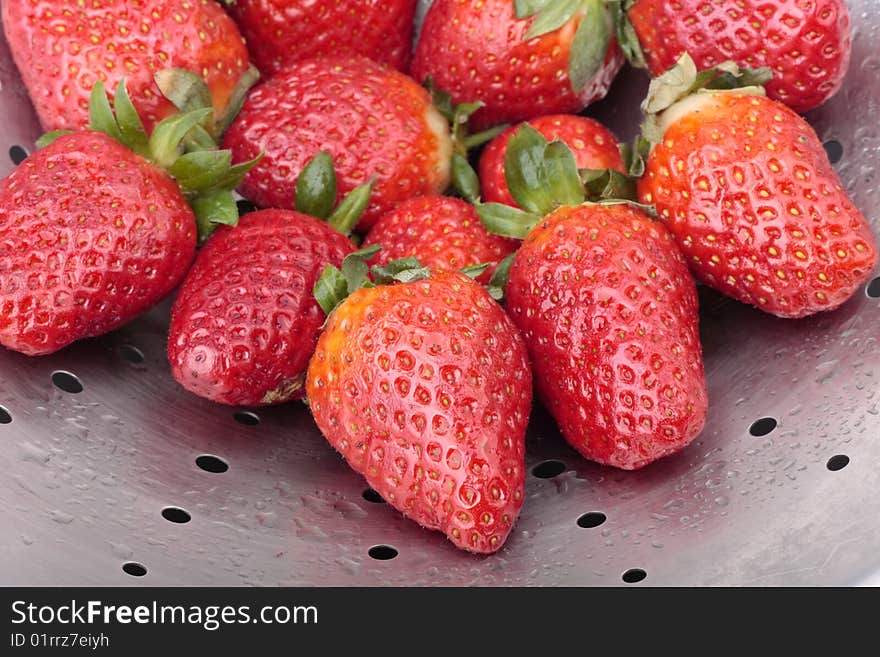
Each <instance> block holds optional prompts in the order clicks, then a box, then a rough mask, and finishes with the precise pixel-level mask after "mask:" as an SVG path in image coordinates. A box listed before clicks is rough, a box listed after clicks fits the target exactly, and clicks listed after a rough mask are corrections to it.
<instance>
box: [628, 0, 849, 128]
mask: <svg viewBox="0 0 880 657" xmlns="http://www.w3.org/2000/svg"><path fill="white" fill-rule="evenodd" d="M626 6H628V7H629V10H628V12H627V14H626V19H625V20H628V23H629V24H628V25H627V23H626V22H624V23H622V29H623V34H624V36H623V37H622V38H621V42H622V43H624V44H625V47H624V49H625V50H626V51H628V52H629V53H630V54H631V55H632V57H631V59H633V60H634V61H636V62H642V63H646V65H647V67H648V68H649V69H650V71H651V73H652V74H654V75H660V74H661V73H663V72H664V71H666V70H668V69H669V68H670V67H672V66H673V65H674V64H675V63H676V61H677V60H678V59H679V57H680V56H681V55H682V54H684V53H685V52H687V53H688V54H689V55H690V56H691V57H692V58H693V59H694V61H695V62H696V64H697V67H698V68H700V69H708V68H711V67H713V66H717V65H718V64H720V63H722V62H723V61H725V60H732V61H734V62H735V63H737V64H739V65H740V66H749V67H752V68H758V67H763V66H766V67H769V68H770V69H771V70H772V71H773V80H772V81H771V82H770V83H769V84H768V85H767V95H768V96H769V97H770V98H772V99H774V100H778V101H780V102H783V103H785V104H786V105H788V106H789V107H791V108H792V109H793V110H795V111H797V112H806V111H808V110H811V109H814V108H816V107H818V106H819V105H821V104H822V103H824V102H825V101H826V100H828V99H829V98H830V97H831V96H833V95H834V94H835V93H836V92H837V90H838V89H840V86H841V83H842V82H843V77H844V75H846V71H847V68H848V67H849V61H850V51H851V45H852V39H851V35H850V18H849V12H848V10H847V7H846V1H845V0H808V1H806V2H805V1H803V0H739V1H738V2H736V3H730V2H725V1H724V0H711V1H710V0H629V2H627V3H626ZM627 35H628V36H627ZM629 44H631V45H629ZM639 44H640V45H639ZM639 51H641V52H639Z"/></svg>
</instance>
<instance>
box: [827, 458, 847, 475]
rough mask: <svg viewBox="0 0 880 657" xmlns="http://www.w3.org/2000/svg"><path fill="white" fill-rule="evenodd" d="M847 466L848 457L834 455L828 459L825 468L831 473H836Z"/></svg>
mask: <svg viewBox="0 0 880 657" xmlns="http://www.w3.org/2000/svg"><path fill="white" fill-rule="evenodd" d="M848 465H849V457H848V456H847V455H846V454H836V455H835V456H832V457H831V458H830V459H828V463H827V464H826V467H827V468H828V469H829V470H831V472H837V471H838V470H843V469H844V468H845V467H846V466H848Z"/></svg>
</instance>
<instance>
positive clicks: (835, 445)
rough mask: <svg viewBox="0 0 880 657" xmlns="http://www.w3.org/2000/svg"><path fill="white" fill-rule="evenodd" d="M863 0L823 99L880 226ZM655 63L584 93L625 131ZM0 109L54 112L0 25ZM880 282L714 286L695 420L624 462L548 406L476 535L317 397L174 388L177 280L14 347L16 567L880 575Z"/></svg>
mask: <svg viewBox="0 0 880 657" xmlns="http://www.w3.org/2000/svg"><path fill="white" fill-rule="evenodd" d="M423 4H426V3H423ZM849 4H850V8H851V10H852V15H853V21H854V26H855V27H854V31H855V44H854V52H853V61H852V66H851V69H850V72H849V76H848V78H847V81H846V85H845V87H844V89H843V90H842V91H841V92H840V94H839V95H838V96H837V97H835V98H834V99H833V100H832V101H831V102H830V103H828V104H827V105H826V106H825V107H824V108H822V109H821V110H819V111H817V112H814V113H812V114H811V115H810V116H809V117H808V118H809V119H810V120H811V122H812V123H813V125H814V126H815V127H816V130H817V131H818V133H819V135H820V136H821V137H822V139H823V140H825V141H826V145H827V147H828V148H829V152H831V153H832V155H833V156H834V159H837V158H839V161H838V162H837V164H836V166H837V168H838V171H839V173H840V175H841V177H842V179H843V181H844V183H845V185H846V187H847V188H848V189H849V191H850V193H851V194H852V196H853V198H854V200H855V201H856V203H857V204H858V205H859V206H860V207H861V208H862V210H863V211H864V212H865V214H866V216H867V217H868V218H869V220H871V222H872V225H873V227H874V230H875V232H877V233H880V173H878V171H877V167H878V164H880V127H878V116H880V51H878V48H877V43H878V42H880V13H878V12H877V11H876V10H877V9H878V3H877V0H850V2H849ZM645 87H646V83H645V79H644V77H643V76H642V75H641V74H638V73H633V72H627V73H625V74H624V75H623V76H622V77H621V78H620V80H619V81H618V82H617V83H616V84H615V87H614V89H613V91H612V94H611V96H610V97H609V98H608V99H607V100H605V101H603V102H602V103H600V104H599V105H597V106H595V107H594V108H592V109H591V110H590V113H591V114H592V115H594V116H596V117H597V118H599V119H600V120H603V121H605V122H606V123H607V124H609V125H610V126H611V127H612V128H613V129H615V130H616V131H617V133H618V134H619V135H620V136H621V137H629V136H630V135H631V134H632V133H633V132H634V129H635V127H636V126H637V123H638V119H639V112H638V104H639V100H640V98H641V97H642V95H643V93H644V91H645ZM0 117H2V120H0V175H6V174H7V173H8V172H9V171H10V170H11V169H12V168H13V166H14V163H15V162H16V161H17V160H18V158H20V157H22V156H24V155H25V154H26V153H27V152H29V151H30V150H31V149H33V145H34V139H35V138H36V137H37V136H38V135H39V127H38V124H37V121H36V118H35V116H34V113H33V110H32V109H31V106H30V103H29V101H28V99H27V95H26V94H25V91H24V89H23V87H22V86H21V83H20V81H19V79H18V74H17V72H16V70H15V67H14V65H13V63H12V59H11V57H10V55H9V52H8V50H7V47H6V44H5V43H3V42H2V41H0ZM878 275H880V272H875V276H878ZM878 297H880V281H878V280H875V281H874V283H873V284H872V285H869V286H867V287H866V288H865V289H862V290H861V291H860V292H859V293H858V294H857V295H856V297H855V298H854V299H853V300H851V301H850V302H849V303H847V304H846V305H845V306H844V307H843V308H841V309H840V310H838V311H836V312H834V313H829V314H825V315H822V316H818V317H815V318H812V319H807V320H803V321H785V320H779V319H774V318H772V317H769V316H767V315H764V314H762V313H760V312H759V311H757V310H754V309H750V308H748V307H745V306H742V305H739V304H737V303H735V302H732V301H729V300H725V299H723V298H721V297H718V296H716V295H714V294H713V293H711V292H708V291H704V292H703V293H702V299H701V301H702V318H703V323H702V334H703V340H704V342H703V345H704V352H705V360H706V370H707V375H708V380H709V394H710V400H711V407H710V413H709V420H708V424H707V427H706V429H705V431H704V432H703V434H702V435H701V436H700V437H699V438H698V439H697V441H696V442H695V443H693V444H692V445H691V446H690V447H689V448H688V449H686V450H685V451H684V452H682V453H681V454H678V455H676V456H674V457H672V458H669V459H666V460H665V461H663V462H661V463H658V464H655V465H653V466H651V467H649V468H647V469H645V470H643V471H640V472H635V473H624V472H618V471H615V470H611V469H606V468H601V467H599V466H596V465H593V464H591V463H588V462H586V461H584V460H583V459H582V458H580V457H579V456H578V455H577V454H576V453H575V452H574V451H573V450H571V449H570V448H568V447H567V446H566V444H565V443H564V442H563V440H562V439H561V438H560V436H559V434H558V432H557V431H556V429H555V428H554V426H553V423H552V421H550V420H549V418H548V417H547V416H546V415H545V414H544V413H543V412H542V411H540V410H536V412H535V414H534V418H533V422H532V426H531V429H530V431H529V443H528V468H529V472H530V473H531V474H530V475H529V477H528V482H527V499H526V503H525V507H524V509H523V513H522V516H521V518H520V520H519V522H518V524H517V525H516V527H515V530H514V532H513V533H512V535H511V537H510V539H509V541H508V542H507V544H506V546H505V547H504V549H503V550H502V551H501V552H500V553H499V554H497V555H495V556H492V557H482V558H480V557H474V556H471V555H468V554H465V553H462V552H459V551H458V550H456V549H455V548H454V547H452V545H451V544H450V543H449V542H448V541H446V540H445V539H444V538H443V536H442V535H441V534H439V533H437V532H429V531H427V530H423V529H420V528H419V527H418V526H416V525H415V524H414V523H412V522H410V521H408V520H406V519H405V518H403V517H402V516H401V515H400V514H399V513H397V512H396V511H394V510H393V509H392V508H390V507H389V506H387V505H385V504H383V503H381V501H378V500H377V501H374V500H375V498H374V497H373V496H372V495H371V494H370V491H368V490H366V485H365V483H364V481H363V479H362V478H361V477H360V476H358V475H356V474H355V473H353V472H352V471H350V470H349V469H348V467H347V466H346V465H345V463H344V462H343V461H342V459H341V457H339V456H338V455H337V454H336V453H335V452H334V451H333V450H332V449H331V448H330V447H329V445H328V444H327V443H326V442H325V441H324V439H323V438H322V437H321V436H320V434H319V433H318V431H317V429H316V428H315V426H314V424H313V423H312V421H311V419H310V417H309V415H308V412H307V411H306V409H305V407H304V406H303V405H302V404H298V403H295V404H290V405H288V406H286V407H283V408H274V409H264V410H258V411H253V410H252V409H238V410H236V409H229V408H225V407H222V406H216V405H213V404H211V403H208V402H206V401H203V400H201V399H198V398H196V397H194V396H192V395H190V394H188V393H186V392H185V391H184V390H183V389H181V388H179V387H178V386H177V385H176V384H175V383H174V381H173V380H172V378H171V375H170V373H169V369H168V366H167V364H166V360H165V339H166V326H167V316H168V305H167V304H165V305H164V306H163V307H162V308H159V309H157V310H155V311H153V312H152V313H150V314H149V315H148V316H146V317H144V318H142V319H140V320H138V321H136V322H134V323H132V324H131V325H129V326H128V327H126V328H125V329H123V330H121V331H118V332H117V333H114V334H112V335H109V336H106V337H104V338H101V339H97V340H90V341H86V342H82V343H79V344H76V345H74V346H73V347H71V348H69V349H67V350H65V351H63V352H62V353H60V354H57V355H55V356H52V357H49V358H26V357H24V356H20V355H18V354H14V353H11V352H7V351H2V350H0V584H2V585H87V586H88V585H111V586H112V585H129V584H135V583H142V584H149V585H238V584H251V585H277V584H282V585H310V584H316V585H558V584H569V585H591V584H598V585H615V584H621V585H626V583H630V584H632V583H636V582H642V585H646V584H653V585H669V584H755V585H777V584H789V585H799V584H880V344H878V340H880V298H878Z"/></svg>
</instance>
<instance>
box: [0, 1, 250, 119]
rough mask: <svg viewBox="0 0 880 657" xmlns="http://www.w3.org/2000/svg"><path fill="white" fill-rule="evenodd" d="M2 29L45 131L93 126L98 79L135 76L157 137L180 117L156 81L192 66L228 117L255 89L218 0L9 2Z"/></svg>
mask: <svg viewBox="0 0 880 657" xmlns="http://www.w3.org/2000/svg"><path fill="white" fill-rule="evenodd" d="M2 14H3V15H2V23H3V29H4V32H5V34H6V40H7V42H8V43H9V45H10V50H11V51H12V54H13V57H14V59H15V63H16V65H17V66H18V70H19V71H20V73H21V76H22V80H23V81H24V84H25V86H26V87H27V89H28V93H29V95H30V97H31V100H32V101H33V103H34V107H35V109H36V110H37V115H38V116H39V118H40V122H41V124H42V125H43V128H44V129H45V130H59V129H77V128H82V127H85V126H86V125H87V123H88V114H89V109H88V106H89V95H90V93H91V91H92V88H93V86H94V85H95V83H97V82H103V83H104V84H105V86H107V87H108V88H109V89H110V90H113V89H115V88H116V86H117V84H118V83H119V81H120V80H121V79H122V78H124V77H127V79H128V92H129V93H130V94H131V100H132V102H133V103H134V106H135V107H136V108H137V112H138V115H139V116H140V117H141V119H142V120H143V122H144V124H145V125H146V127H147V130H148V132H152V130H153V128H154V127H155V126H156V124H158V123H159V122H160V121H161V120H162V119H164V118H166V117H167V116H169V115H171V114H173V113H174V106H173V105H172V104H171V103H169V102H168V101H167V100H166V99H165V98H163V97H162V94H161V93H160V90H159V89H158V88H157V87H156V84H155V83H154V80H153V76H154V75H155V74H156V73H157V72H159V71H161V70H162V69H165V68H173V67H177V68H183V69H187V70H190V71H192V72H193V73H196V74H198V75H201V76H204V77H205V78H206V81H207V86H208V89H209V90H210V91H209V94H210V106H211V107H212V110H213V112H214V113H216V115H217V116H218V117H219V116H221V115H223V114H224V113H228V112H227V108H228V106H229V104H230V100H231V99H234V98H235V96H236V95H237V94H240V93H242V88H246V87H247V86H248V85H249V84H252V83H253V77H252V75H250V74H249V73H248V71H249V64H248V54H247V50H246V49H245V45H244V41H243V39H242V37H241V34H239V32H238V29H237V28H236V26H235V23H234V22H233V21H232V19H231V18H230V17H229V16H227V15H226V13H225V12H224V11H223V9H222V8H221V7H220V6H218V5H217V3H215V2H206V1H198V2H192V1H191V0H151V1H150V2H145V1H144V0H101V2H70V0H39V2H34V1H31V0H4V2H3V3H2Z"/></svg>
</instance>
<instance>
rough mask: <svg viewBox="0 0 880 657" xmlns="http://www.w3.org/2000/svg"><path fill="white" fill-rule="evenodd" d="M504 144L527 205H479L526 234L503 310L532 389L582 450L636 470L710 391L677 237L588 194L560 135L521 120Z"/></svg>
mask: <svg viewBox="0 0 880 657" xmlns="http://www.w3.org/2000/svg"><path fill="white" fill-rule="evenodd" d="M509 148H510V152H511V155H512V157H511V158H510V167H509V169H508V171H507V177H508V179H509V180H511V181H512V184H511V193H512V194H513V196H514V198H515V199H516V200H517V202H518V203H519V204H520V205H521V206H523V207H526V208H527V211H522V210H517V209H514V208H511V207H508V206H505V205H498V204H486V205H482V206H480V215H481V217H482V218H483V220H484V222H485V223H486V225H487V226H488V227H490V229H492V230H493V231H495V232H500V233H503V234H506V235H509V236H512V237H516V236H520V237H524V238H525V239H524V241H523V243H522V246H521V247H520V249H519V250H518V251H517V252H516V255H515V256H514V259H513V263H512V264H511V266H510V272H509V281H508V283H507V290H506V295H507V296H506V298H507V312H508V314H509V315H510V317H511V319H512V320H513V322H514V324H516V325H517V327H518V328H519V329H520V331H521V332H522V335H523V339H524V340H525V342H526V346H527V347H528V349H529V355H530V357H531V360H532V371H533V373H534V376H535V388H536V390H537V392H538V395H539V397H540V398H541V399H542V400H543V402H544V404H545V406H546V407H547V409H548V410H549V411H550V413H551V414H552V415H553V417H554V418H555V419H556V422H557V423H558V424H559V429H560V431H561V432H562V435H563V436H564V437H565V439H566V440H567V441H568V442H569V443H570V444H571V445H572V446H573V447H574V448H575V449H577V450H578V451H579V452H580V453H581V454H583V455H584V456H585V457H587V458H588V459H591V460H594V461H598V462H599V463H603V464H605V465H612V466H615V467H618V468H623V469H626V470H634V469H636V468H641V467H643V466H645V465H647V464H648V463H651V462H652V461H654V460H656V459H659V458H661V457H663V456H666V455H669V454H672V453H674V452H676V451H678V450H680V449H682V448H683V447H685V446H686V445H687V444H688V443H690V441H691V440H693V438H694V437H695V436H696V435H697V434H698V433H699V432H700V430H701V429H702V427H703V424H704V423H705V420H706V407H707V401H706V384H705V379H704V374H703V362H702V354H701V349H700V341H699V331H698V316H697V310H698V309H697V293H696V286H695V285H694V282H693V280H692V279H691V277H690V275H689V274H688V271H687V264H686V262H685V260H684V257H683V256H682V254H681V252H680V251H679V250H678V248H677V247H676V245H675V240H674V239H673V237H672V235H671V234H670V233H669V232H668V231H667V230H666V229H665V228H664V226H663V225H662V224H661V223H659V222H654V221H652V220H651V219H650V218H649V217H648V216H647V215H646V214H645V213H644V212H643V211H642V210H641V209H639V208H637V207H635V206H633V205H631V204H629V203H627V202H623V201H616V202H614V201H605V202H603V203H588V204H584V199H585V196H586V190H585V189H584V187H583V185H582V184H581V181H580V179H579V176H578V169H577V166H576V164H575V162H574V155H573V154H572V153H571V151H569V150H568V149H567V148H566V147H565V145H563V144H561V143H560V142H552V143H548V142H547V140H546V139H545V138H544V137H543V136H542V135H541V134H540V133H538V132H537V131H536V130H534V129H533V128H531V127H530V126H528V125H524V126H522V127H521V128H520V129H519V130H518V131H517V132H516V133H515V134H514V136H513V137H512V138H511V141H510V145H509ZM609 189H614V186H613V185H612V186H610V187H609ZM554 208H556V209H555V210H554ZM548 213H549V214H548ZM544 215H547V216H545V217H544V218H543V219H542V216H544Z"/></svg>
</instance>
